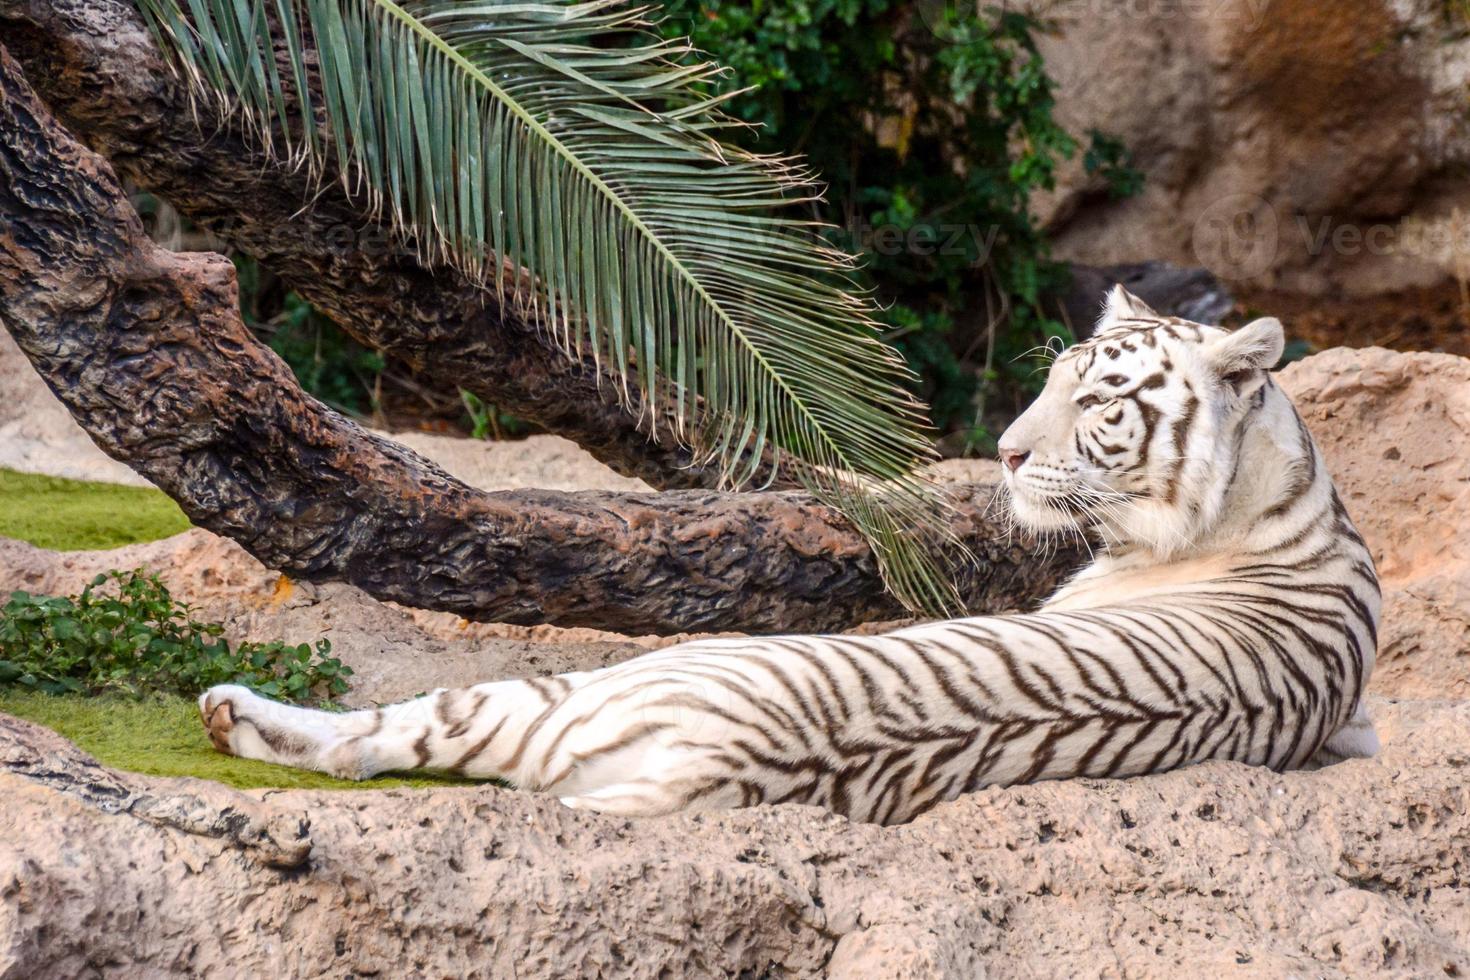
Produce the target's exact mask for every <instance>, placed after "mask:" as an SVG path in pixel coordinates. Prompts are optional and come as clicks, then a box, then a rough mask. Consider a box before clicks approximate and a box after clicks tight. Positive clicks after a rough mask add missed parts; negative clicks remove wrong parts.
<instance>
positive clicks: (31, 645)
mask: <svg viewBox="0 0 1470 980" xmlns="http://www.w3.org/2000/svg"><path fill="white" fill-rule="evenodd" d="M223 634H224V627H223V626H221V625H219V624H218V623H203V622H199V621H198V620H196V619H195V618H194V616H193V610H192V609H191V608H190V607H189V606H188V605H187V604H186V603H182V602H179V601H177V600H175V599H174V597H173V596H172V595H170V593H169V591H168V589H167V588H166V587H165V586H164V584H163V582H162V581H160V580H159V578H158V576H156V575H148V574H145V573H144V572H143V571H142V570H141V569H139V570H136V571H133V572H128V573H123V572H109V573H108V574H106V575H99V576H97V577H96V578H95V579H93V581H92V583H91V584H90V585H88V586H87V587H86V588H85V589H83V590H82V593H81V594H80V595H75V596H69V597H63V596H36V595H31V594H30V593H28V592H13V593H11V596H10V601H9V602H7V603H6V604H5V606H4V607H3V608H0V685H15V686H18V687H23V688H28V689H30V690H35V691H40V692H43V693H46V694H63V693H72V694H97V693H100V692H103V691H111V692H118V693H123V694H130V695H135V696H136V695H142V694H147V693H165V694H184V695H188V694H198V693H199V692H201V691H203V690H204V689H206V688H208V687H211V686H213V685H215V684H244V685H247V686H249V687H251V688H254V689H255V690H256V691H259V692H260V693H261V694H263V695H265V696H267V697H272V698H280V699H285V700H291V701H310V700H313V699H320V700H322V701H331V699H333V698H334V697H337V696H340V695H342V694H344V693H346V691H347V678H348V677H350V676H351V675H352V668H351V667H347V666H344V665H343V664H342V662H341V661H340V660H337V659H336V658H335V657H331V656H329V654H330V653H331V649H332V645H331V643H330V642H329V641H327V640H326V639H321V640H318V641H317V643H316V647H315V649H313V648H312V647H311V646H309V645H307V644H305V643H303V644H300V645H299V646H292V645H289V644H285V643H281V642H272V643H242V644H239V645H238V646H236V647H234V648H233V649H231V647H230V644H229V642H228V641H226V640H225V639H224V638H223Z"/></svg>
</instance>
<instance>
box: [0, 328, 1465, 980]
mask: <svg viewBox="0 0 1470 980" xmlns="http://www.w3.org/2000/svg"><path fill="white" fill-rule="evenodd" d="M1279 380H1280V382H1281V383H1282V385H1283V386H1284V387H1285V388H1286V389H1287V390H1288V391H1289V392H1290V393H1291V394H1292V395H1293V397H1294V398H1296V400H1297V403H1298V405H1299V407H1300V408H1301V410H1302V413H1303V416H1304V417H1305V418H1306V420H1307V423H1308V425H1309V426H1310V427H1311V429H1312V431H1313V432H1314V434H1315V435H1316V437H1317V439H1318V441H1319V443H1320V444H1321V445H1322V447H1323V450H1324V452H1325V453H1326V455H1327V457H1328V464H1329V467H1330V469H1331V470H1332V472H1333V474H1334V476H1335V477H1336V478H1337V479H1338V483H1339V486H1340V487H1341V488H1342V490H1343V494H1344V497H1345V499H1346V501H1347V504H1348V507H1349V509H1350V510H1351V511H1352V513H1353V514H1354V516H1355V517H1356V518H1357V521H1358V523H1359V526H1360V527H1361V528H1362V530H1363V532H1364V534H1365V536H1366V537H1367V539H1368V541H1369V543H1370V544H1371V545H1372V547H1373V549H1374V556H1375V560H1376V561H1377V562H1378V564H1379V568H1380V571H1381V573H1382V575H1383V580H1384V585H1385V594H1386V621H1385V628H1384V635H1383V643H1382V652H1381V655H1380V665H1379V668H1378V670H1377V671H1376V673H1375V675H1374V677H1373V681H1372V687H1371V690H1372V692H1373V694H1372V696H1371V697H1370V702H1369V708H1370V712H1371V713H1372V714H1373V717H1374V719H1375V723H1376V725H1377V727H1378V730H1379V733H1380V736H1381V737H1382V738H1383V741H1384V750H1383V752H1382V753H1380V755H1379V756H1378V757H1377V758H1375V759H1371V760H1355V761H1352V762H1348V763H1344V764H1342V765H1339V766H1334V767H1332V768H1329V769H1326V770H1322V771H1320V772H1312V773H1308V772H1299V773H1287V774H1280V775H1278V774H1274V773H1271V772H1268V771H1265V770H1260V769H1252V768H1247V767H1244V766H1239V765H1235V764H1227V763H1212V764H1209V765H1205V766H1199V767H1195V768H1192V769H1187V770H1182V771H1179V772H1174V773H1168V774H1164V775H1160V776H1153V777H1147V778H1141V779H1132V780H1117V781H1105V780H1085V781H1074V782H1066V783H1046V784H1039V785H1035V786H1023V787H1015V788H1011V789H990V790H986V791H983V792H980V793H977V794H974V795H972V796H970V797H967V798H965V799H962V800H958V801H956V802H954V803H951V804H947V805H945V806H942V807H939V808H937V809H935V810H933V811H931V812H930V813H929V814H926V815H925V816H924V817H922V818H920V819H919V820H917V821H915V822H914V823H912V824H909V825H906V826H902V827H894V828H878V827H872V826H866V825H853V824H849V823H847V822H846V821H844V820H842V819H840V818H836V817H833V816H830V815H828V814H824V813H821V812H819V811H816V810H812V809H809V808H802V807H791V806H782V807H760V808H756V809H753V810H748V811H738V812H730V813H719V814H703V815H688V816H680V817H673V818H667V819H655V820H644V821H628V820H624V819H618V818H610V817H603V816H599V815H595V814H587V813H583V812H575V811H569V810H566V809H563V808H562V807H561V806H560V805H559V804H557V803H556V802H555V801H554V800H551V799H548V798H544V797H540V796H535V795H531V794H524V793H517V792H514V791H509V790H502V789H498V788H495V787H492V786H484V787H476V788H445V789H433V790H391V791H365V792H356V793H351V794H331V793H322V792H304V791H279V790H259V791H250V792H245V793H240V792H236V791H233V790H228V789H225V788H223V787H220V786H217V785H213V784H207V783H202V782H199V781H196V780H164V779H157V778H151V777H143V776H137V775H132V774H125V773H114V772H109V771H107V770H105V769H102V768H101V767H98V766H97V765H96V764H95V763H92V762H91V761H90V760H88V759H87V758H86V757H85V756H83V755H82V754H81V753H79V752H77V751H76V750H75V749H74V748H73V747H71V746H70V745H69V744H67V743H65V742H64V741H62V740H61V739H59V738H57V737H56V736H55V735H53V734H51V733H49V732H47V731H46V730H44V729H39V728H36V727H35V726H31V725H27V724H25V723H22V722H16V721H13V720H9V719H3V718H0V799H3V800H4V801H5V802H4V804H3V805H0V977H9V976H15V977H22V976H23V977H71V976H76V975H83V974H89V973H94V972H109V973H117V974H119V975H125V976H155V975H162V974H170V973H180V974H214V975H221V976H243V975H306V976H311V975H345V974H352V975H373V974H378V975H422V976H444V975H453V976H486V977H500V976H518V977H569V976H619V977H621V976H635V977H644V976H647V977H654V976H734V975H746V976H802V977H806V976H811V977H816V976H832V977H848V978H872V977H957V978H972V977H977V976H982V975H985V976H1018V977H1021V976H1024V977H1030V976H1037V977H1040V976H1058V975H1066V976H1071V975H1101V976H1160V975H1165V976H1168V975H1182V974H1192V975H1204V976H1216V975H1221V976H1241V977H1277V976H1283V975H1301V976H1324V977H1349V976H1352V977H1356V976H1364V975H1370V974H1371V975H1389V976H1405V977H1409V976H1413V977H1422V976H1457V975H1465V973H1466V971H1470V894H1467V885H1466V881H1467V875H1470V788H1467V783H1466V772H1467V767H1470V676H1467V675H1470V671H1467V670H1466V666H1467V664H1470V660H1467V657H1470V646H1467V643H1470V641H1467V618H1470V506H1467V505H1470V361H1466V360H1462V359H1456V358H1452V357H1448V356H1445V355H1427V354H1409V355H1404V354H1395V353H1392V352H1389V351H1384V350H1374V349H1368V350H1334V351H1329V352H1327V353H1325V354H1321V355H1318V356H1316V357H1313V358H1310V359H1308V360H1306V361H1304V362H1301V363H1299V364H1296V365H1293V366H1292V367H1291V368H1289V369H1288V370H1286V371H1285V372H1283V373H1282V374H1281V375H1280V376H1279ZM980 465H989V464H970V463H961V462H958V461H951V462H949V463H946V464H944V467H943V470H942V476H945V477H950V478H961V477H963V476H964V475H966V472H967V471H968V470H969V469H970V468H972V467H975V466H980ZM136 563H146V564H150V565H152V566H154V567H156V568H158V569H159V570H160V571H162V572H163V573H164V575H165V577H166V578H167V579H168V581H169V582H170V584H171V585H172V586H173V587H174V588H175V589H176V590H177V591H178V592H179V593H180V594H181V595H184V596H185V597H187V598H189V599H191V600H193V601H197V602H199V603H201V604H202V605H203V607H204V608H203V611H204V612H205V613H206V614H207V615H210V616H213V617H218V618H222V619H224V620H225V621H226V622H227V623H228V624H229V626H230V630H231V633H232V634H233V635H236V636H256V637H280V636H283V635H285V636H289V637H292V638H299V639H309V638H311V636H313V635H315V633H316V631H318V630H325V631H326V632H327V635H329V636H330V637H331V638H332V639H333V641H334V644H335V645H336V647H337V650H338V652H339V653H341V654H342V655H343V657H344V659H346V660H347V661H348V662H349V663H352V664H353V665H354V666H355V667H357V668H358V669H359V676H358V678H357V680H358V681H359V684H358V689H357V691H356V692H355V694H356V696H357V697H358V698H359V699H392V698H396V697H401V696H403V695H406V694H411V693H413V692H415V691H418V690H423V689H425V688H428V687H433V686H437V685H440V684H453V683H460V682H463V681H464V680H466V678H469V677H473V679H476V680H479V679H493V678H495V677H509V676H521V675H524V674H529V673H540V672H545V671H548V670H564V669H570V668H574V667H578V666H593V665H596V664H600V663H607V662H612V661H614V660H618V659H622V658H624V657H626V656H628V655H631V654H633V653H636V652H638V651H639V650H641V649H644V648H646V647H648V646H650V645H653V644H654V643H661V642H667V641H652V640H638V639H630V638H625V637H617V636H614V635H612V634H598V633H595V632H594V631H590V630H576V631H566V630H552V629H547V628H535V629H524V628H514V627H495V626H481V625H473V626H471V625H465V624H463V623H461V622H459V621H457V620H455V619H454V618H453V617H448V616H444V615H442V614H424V613H415V612H411V611H408V610H403V609H400V608H397V607H394V606H391V605H386V604H382V603H377V602H374V601H373V600H371V599H368V598H367V597H365V596H363V595H362V594H361V593H358V592H357V591H356V590H353V589H351V588H349V587H343V586H334V587H323V588H307V587H299V586H294V585H292V584H290V583H287V582H282V581H281V580H280V579H279V577H278V576H276V575H274V574H272V573H270V572H268V571H266V570H265V569H263V568H261V567H260V566H259V565H258V564H255V563H254V562H253V561H252V560H251V559H249V558H248V557H247V556H245V555H244V554H243V552H240V551H239V549H238V548H236V547H235V546H234V545H233V544H230V543H228V542H225V541H222V540H219V539H215V538H212V537H211V536H209V535H207V534H205V533H204V532H198V531H195V532H190V533H189V534H186V535H181V536H179V537H177V538H174V539H171V540H169V541H164V542H156V543H154V544H150V545H140V546H136V547H134V548H129V549H122V550H120V551H118V552H110V553H109V552H95V553H71V554H64V555H57V554H53V553H49V552H44V551H40V550H38V549H34V548H30V547H29V546H25V545H20V544H17V543H13V542H0V579H3V580H4V581H6V582H11V583H17V584H23V585H24V586H25V587H29V588H33V589H36V590H38V591H65V590H69V589H72V588H75V587H77V585H79V584H80V583H81V582H82V581H84V580H85V579H86V578H88V577H90V576H91V575H92V574H94V573H95V572H96V571H98V570H100V569H102V568H106V567H113V566H118V565H121V566H124V567H126V566H128V565H131V564H136Z"/></svg>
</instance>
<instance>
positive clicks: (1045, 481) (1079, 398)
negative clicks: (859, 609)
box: [998, 286, 1294, 554]
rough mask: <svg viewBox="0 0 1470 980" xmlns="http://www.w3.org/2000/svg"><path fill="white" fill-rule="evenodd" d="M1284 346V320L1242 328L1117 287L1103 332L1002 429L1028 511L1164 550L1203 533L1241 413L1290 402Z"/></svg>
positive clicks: (1036, 519)
mask: <svg viewBox="0 0 1470 980" xmlns="http://www.w3.org/2000/svg"><path fill="white" fill-rule="evenodd" d="M1282 347H1283V337H1282V330H1281V324H1280V323H1279V322H1278V321H1276V320H1274V319H1262V320H1256V321H1255V322H1253V323H1251V324H1249V325H1247V326H1244V327H1241V328H1240V329H1238V330H1235V331H1233V332H1230V331H1226V330H1223V329H1220V328H1218V327H1209V326H1204V325H1202V324H1198V323H1191V322H1189V321H1187V320H1180V319H1176V318H1173V317H1166V316H1161V315H1159V314H1158V313H1155V312H1154V311H1153V310H1151V309H1149V308H1148V307H1147V306H1146V305H1144V303H1143V302H1142V301H1141V300H1139V299H1138V298H1137V297H1135V296H1133V295H1132V294H1130V293H1129V292H1128V291H1127V290H1125V289H1123V287H1122V286H1118V287H1115V288H1114V290H1113V291H1112V293H1111V294H1109V296H1108V300H1107V305H1106V307H1105V309H1104V312H1103V315H1102V319H1101V320H1100V321H1099V323H1098V327H1097V331H1096V333H1095V334H1094V336H1093V337H1092V338H1091V339H1089V340H1087V341H1086V342H1084V343H1080V344H1077V345H1076V346H1074V347H1071V348H1069V349H1068V350H1066V351H1064V352H1063V353H1062V354H1061V355H1060V356H1058V357H1057V358H1056V360H1055V361H1054V362H1053V363H1052V366H1051V371H1050V374H1049V375H1048V377H1047V381H1046V386H1045V388H1044V389H1043V390H1042V392H1041V395H1040V396H1039V397H1038V398H1037V399H1036V401H1035V402H1034V403H1032V405H1031V407H1030V408H1028V409H1027V410H1026V412H1025V413H1024V414H1023V415H1022V416H1021V417H1020V418H1018V419H1017V420H1016V421H1015V423H1014V424H1012V425H1011V427H1010V428H1008V429H1007V430H1006V431H1005V434H1004V435H1002V436H1001V438H1000V443H999V446H998V449H999V455H1000V458H1001V461H1002V463H1003V466H1002V470H1003V472H1004V479H1005V483H1006V486H1007V488H1008V489H1009V491H1010V497H1011V504H1012V508H1013V511H1014V513H1015V515H1016V517H1017V518H1018V519H1019V520H1020V522H1021V523H1022V524H1023V525H1025V526H1027V527H1029V528H1031V529H1034V530H1038V531H1043V532H1045V531H1052V530H1058V529H1072V530H1082V529H1084V528H1093V529H1096V530H1097V531H1098V533H1099V534H1100V536H1101V537H1102V538H1103V539H1104V540H1109V541H1112V542H1115V543H1118V544H1130V545H1142V546H1145V547H1148V548H1150V549H1152V550H1154V551H1156V552H1159V553H1162V554H1170V553H1174V552H1177V551H1178V550H1180V549H1182V548H1184V547H1187V546H1188V545H1189V544H1191V543H1192V542H1195V541H1197V540H1198V539H1199V538H1200V536H1201V535H1202V534H1203V533H1204V532H1205V531H1207V530H1208V529H1209V528H1210V527H1212V526H1213V525H1214V524H1215V522H1216V521H1217V519H1218V517H1219V514H1220V508H1221V506H1222V504H1223V502H1224V499H1225V491H1226V488H1227V487H1228V486H1229V485H1230V482H1231V479H1232V477H1233V475H1234V473H1235V467H1236V464H1237V461H1238V456H1239V453H1240V452H1241V437H1242V433H1243V432H1244V430H1245V429H1246V426H1245V425H1244V424H1243V423H1245V422H1247V421H1249V420H1250V418H1251V416H1252V415H1253V414H1257V413H1261V412H1263V411H1267V410H1268V402H1269V401H1270V400H1269V399H1268V397H1267V396H1268V395H1271V394H1272V393H1273V392H1274V395H1275V397H1276V398H1277V399H1279V401H1280V402H1282V403H1285V404H1286V406H1287V410H1290V405H1289V403H1288V402H1286V399H1285V396H1284V395H1282V394H1281V393H1280V391H1279V389H1275V388H1274V386H1273V385H1271V384H1270V378H1269V375H1268V374H1267V372H1268V371H1269V370H1270V368H1271V367H1272V366H1274V365H1275V364H1276V362H1277V360H1279V359H1280V357H1281V352H1282ZM1293 431H1294V427H1293Z"/></svg>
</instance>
